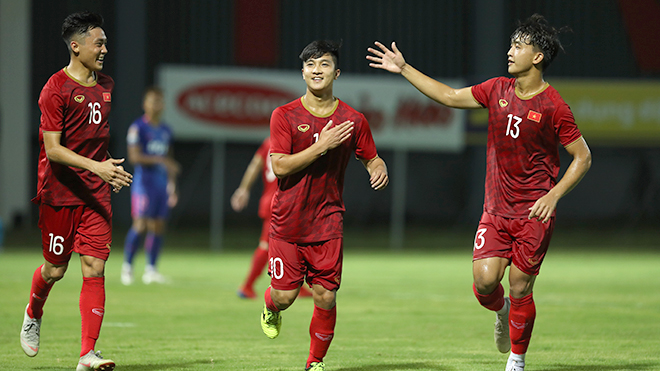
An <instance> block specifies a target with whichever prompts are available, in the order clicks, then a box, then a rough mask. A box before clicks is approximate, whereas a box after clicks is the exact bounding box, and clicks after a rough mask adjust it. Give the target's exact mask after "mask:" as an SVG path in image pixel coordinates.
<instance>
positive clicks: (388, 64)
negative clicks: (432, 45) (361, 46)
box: [367, 41, 481, 108]
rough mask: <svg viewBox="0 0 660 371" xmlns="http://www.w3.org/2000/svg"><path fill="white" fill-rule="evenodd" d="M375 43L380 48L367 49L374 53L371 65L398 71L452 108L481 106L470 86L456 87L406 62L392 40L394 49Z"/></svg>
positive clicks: (424, 92)
mask: <svg viewBox="0 0 660 371" xmlns="http://www.w3.org/2000/svg"><path fill="white" fill-rule="evenodd" d="M375 45H376V46H377V47H378V48H379V49H380V50H378V49H374V48H368V49H367V51H369V53H371V54H373V55H367V59H368V60H370V61H371V62H372V63H369V66H371V67H373V68H378V69H382V70H385V71H389V72H392V73H398V74H400V75H402V76H403V77H405V78H406V80H408V81H409V82H410V83H411V84H412V85H413V86H414V87H415V88H417V90H419V91H420V92H422V93H423V94H424V95H426V96H427V97H429V98H431V99H433V100H434V101H436V102H438V103H440V104H443V105H445V106H447V107H452V108H481V106H480V105H479V103H477V101H476V100H475V99H474V97H473V96H472V91H471V89H470V88H469V87H467V88H461V89H454V88H451V87H449V86H447V85H445V84H443V83H441V82H439V81H437V80H434V79H432V78H430V77H429V76H427V75H425V74H423V73H421V72H420V71H418V70H416V69H415V68H414V67H413V66H411V65H409V64H408V63H406V60H405V59H404V58H403V54H402V53H401V51H399V49H398V48H397V47H396V43H395V42H392V50H390V49H388V48H387V47H386V46H385V45H383V44H381V43H380V42H378V41H376V42H375Z"/></svg>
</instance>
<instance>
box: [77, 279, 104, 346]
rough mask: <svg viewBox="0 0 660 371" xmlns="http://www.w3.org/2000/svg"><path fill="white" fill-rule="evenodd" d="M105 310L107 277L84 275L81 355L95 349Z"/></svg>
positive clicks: (81, 311) (81, 303)
mask: <svg viewBox="0 0 660 371" xmlns="http://www.w3.org/2000/svg"><path fill="white" fill-rule="evenodd" d="M104 312H105V277H83V284H82V290H81V291H80V316H81V318H82V345H81V348H80V356H81V357H82V356H84V355H85V354H87V353H89V351H90V350H94V346H95V345H96V340H97V339H98V338H99V333H100V332H101V323H102V322H103V314H104Z"/></svg>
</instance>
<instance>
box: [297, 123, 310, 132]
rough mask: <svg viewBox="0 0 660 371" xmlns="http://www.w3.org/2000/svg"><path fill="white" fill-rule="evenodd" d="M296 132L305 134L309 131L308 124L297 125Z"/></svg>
mask: <svg viewBox="0 0 660 371" xmlns="http://www.w3.org/2000/svg"><path fill="white" fill-rule="evenodd" d="M298 130H299V131H301V132H303V133H304V132H306V131H307V130H309V124H300V125H298Z"/></svg>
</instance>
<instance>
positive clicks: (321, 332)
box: [306, 305, 337, 367]
mask: <svg viewBox="0 0 660 371" xmlns="http://www.w3.org/2000/svg"><path fill="white" fill-rule="evenodd" d="M336 322H337V306H334V307H332V309H329V310H326V309H323V308H319V307H317V306H316V305H315V306H314V314H313V315H312V322H311V323H310V324H309V335H310V337H311V338H312V341H311V344H310V346H309V358H307V366H306V367H309V365H310V363H312V362H321V361H323V357H325V355H326V353H328V348H329V347H330V343H331V342H332V338H333V336H334V335H335V323H336Z"/></svg>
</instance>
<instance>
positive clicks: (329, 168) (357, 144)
mask: <svg viewBox="0 0 660 371" xmlns="http://www.w3.org/2000/svg"><path fill="white" fill-rule="evenodd" d="M330 120H332V122H333V123H334V124H335V125H339V124H341V123H343V122H345V121H348V120H350V121H353V122H355V125H354V129H353V132H352V133H351V136H350V137H349V139H348V140H346V141H345V142H344V143H342V144H341V145H340V146H339V147H337V148H335V149H332V150H329V151H328V152H327V153H326V154H325V155H323V156H321V157H320V158H319V159H317V160H316V161H314V162H313V163H312V164H311V165H309V166H308V167H306V168H305V169H303V170H301V171H299V172H297V173H295V174H292V175H290V176H288V177H285V178H282V179H280V180H279V182H278V189H277V192H275V198H274V199H273V215H272V219H271V233H270V235H271V237H274V238H277V239H281V240H284V241H287V242H292V243H310V242H321V241H327V240H330V239H333V238H339V237H342V235H343V218H344V210H345V209H344V200H343V192H344V174H345V171H346V166H347V165H348V160H349V159H350V158H351V157H352V156H356V157H358V158H361V159H369V160H371V159H373V158H376V157H377V156H378V153H377V152H376V145H375V144H374V140H373V137H372V135H371V129H370V128H369V123H368V122H367V120H366V119H365V117H364V115H362V114H361V113H359V112H357V111H356V110H354V109H353V108H351V107H350V106H349V105H347V104H346V103H344V102H342V101H341V100H339V99H337V101H336V107H335V109H334V110H333V111H332V112H331V113H330V114H329V115H327V116H324V117H319V116H316V115H314V114H312V113H311V112H310V111H309V110H308V109H307V108H306V107H305V106H304V103H303V102H302V99H301V98H299V99H296V100H295V101H293V102H291V103H288V104H286V105H284V106H281V107H278V108H276V109H275V110H274V111H273V114H272V117H271V119H270V140H271V149H270V152H271V154H278V153H281V154H286V155H289V154H294V153H298V152H301V151H303V150H304V149H306V148H307V147H309V146H311V145H312V144H313V143H315V142H316V141H317V140H318V136H319V134H320V133H321V130H322V129H323V128H324V127H325V125H327V124H328V121H330Z"/></svg>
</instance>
